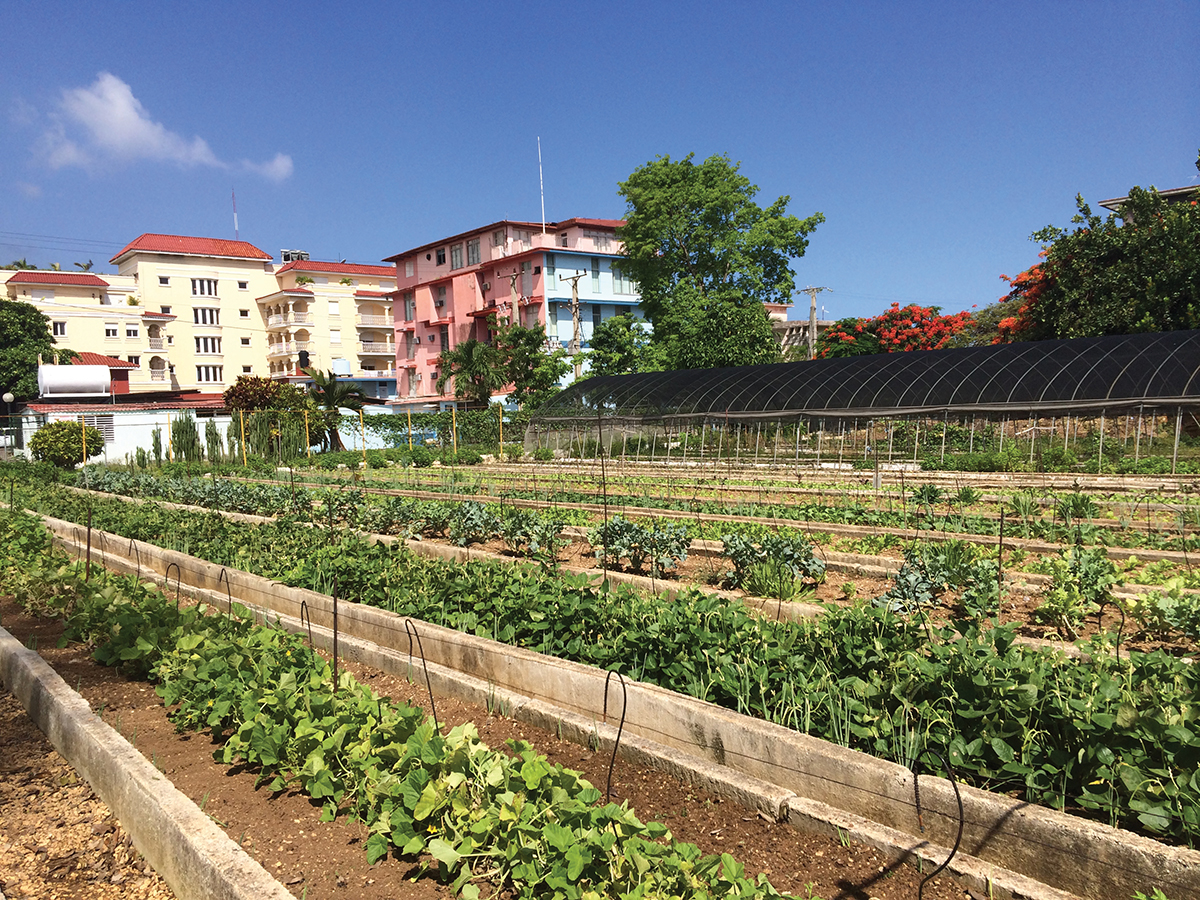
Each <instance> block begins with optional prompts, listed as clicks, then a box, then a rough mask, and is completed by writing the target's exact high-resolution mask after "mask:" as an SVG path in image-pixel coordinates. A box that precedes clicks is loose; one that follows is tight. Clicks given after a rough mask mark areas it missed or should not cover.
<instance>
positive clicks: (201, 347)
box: [194, 337, 221, 353]
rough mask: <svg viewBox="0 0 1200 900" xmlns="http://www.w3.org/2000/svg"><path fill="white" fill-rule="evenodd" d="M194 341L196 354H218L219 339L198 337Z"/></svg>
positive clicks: (219, 347) (219, 350)
mask: <svg viewBox="0 0 1200 900" xmlns="http://www.w3.org/2000/svg"><path fill="white" fill-rule="evenodd" d="M194 340H195V341H196V352H197V353H220V352H221V339H220V338H219V337H198V338H194Z"/></svg>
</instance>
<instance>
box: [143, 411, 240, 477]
mask: <svg viewBox="0 0 1200 900" xmlns="http://www.w3.org/2000/svg"><path fill="white" fill-rule="evenodd" d="M221 445H222V440H221V429H219V428H217V423H216V422H215V421H214V420H212V419H208V420H207V421H205V423H204V446H205V452H206V454H207V456H208V461H209V462H210V463H212V464H213V465H216V464H217V463H219V462H220V461H221V455H222V454H221ZM139 449H140V448H139ZM142 468H145V466H143V467H142Z"/></svg>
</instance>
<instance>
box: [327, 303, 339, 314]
mask: <svg viewBox="0 0 1200 900" xmlns="http://www.w3.org/2000/svg"><path fill="white" fill-rule="evenodd" d="M329 314H330V315H331V316H340V315H341V313H340V312H339V311H338V302H337V301H336V300H330V301H329Z"/></svg>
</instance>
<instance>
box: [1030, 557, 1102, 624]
mask: <svg viewBox="0 0 1200 900" xmlns="http://www.w3.org/2000/svg"><path fill="white" fill-rule="evenodd" d="M1047 562H1048V569H1049V575H1050V577H1051V582H1050V584H1049V585H1047V587H1046V589H1045V590H1044V591H1043V593H1042V603H1041V605H1040V606H1039V607H1038V608H1037V609H1036V610H1034V613H1033V615H1034V618H1036V619H1037V620H1038V621H1041V622H1046V623H1047V624H1050V625H1053V626H1055V627H1056V628H1058V630H1059V631H1060V632H1061V633H1062V635H1063V636H1064V637H1066V638H1067V639H1068V640H1072V641H1073V640H1076V639H1078V637H1079V627H1080V625H1082V624H1083V620H1084V617H1085V616H1087V615H1089V614H1092V613H1097V612H1099V611H1100V609H1101V607H1102V606H1103V605H1105V604H1108V603H1111V602H1112V589H1113V588H1114V587H1115V586H1116V585H1117V584H1119V579H1118V576H1117V568H1116V566H1115V565H1113V563H1112V560H1110V559H1109V558H1108V557H1107V555H1105V552H1104V549H1103V548H1091V547H1075V546H1072V547H1068V548H1067V549H1066V550H1064V551H1063V552H1062V553H1061V554H1060V555H1059V556H1058V557H1051V558H1049V559H1048V561H1047Z"/></svg>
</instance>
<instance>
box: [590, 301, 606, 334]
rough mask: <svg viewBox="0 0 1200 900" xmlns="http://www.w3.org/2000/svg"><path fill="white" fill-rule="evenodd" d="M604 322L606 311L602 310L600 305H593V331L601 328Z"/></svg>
mask: <svg viewBox="0 0 1200 900" xmlns="http://www.w3.org/2000/svg"><path fill="white" fill-rule="evenodd" d="M602 321H604V311H603V310H602V309H601V308H600V304H599V303H593V304H592V330H593V331H594V330H595V329H597V328H599V327H600V323H601V322H602Z"/></svg>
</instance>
